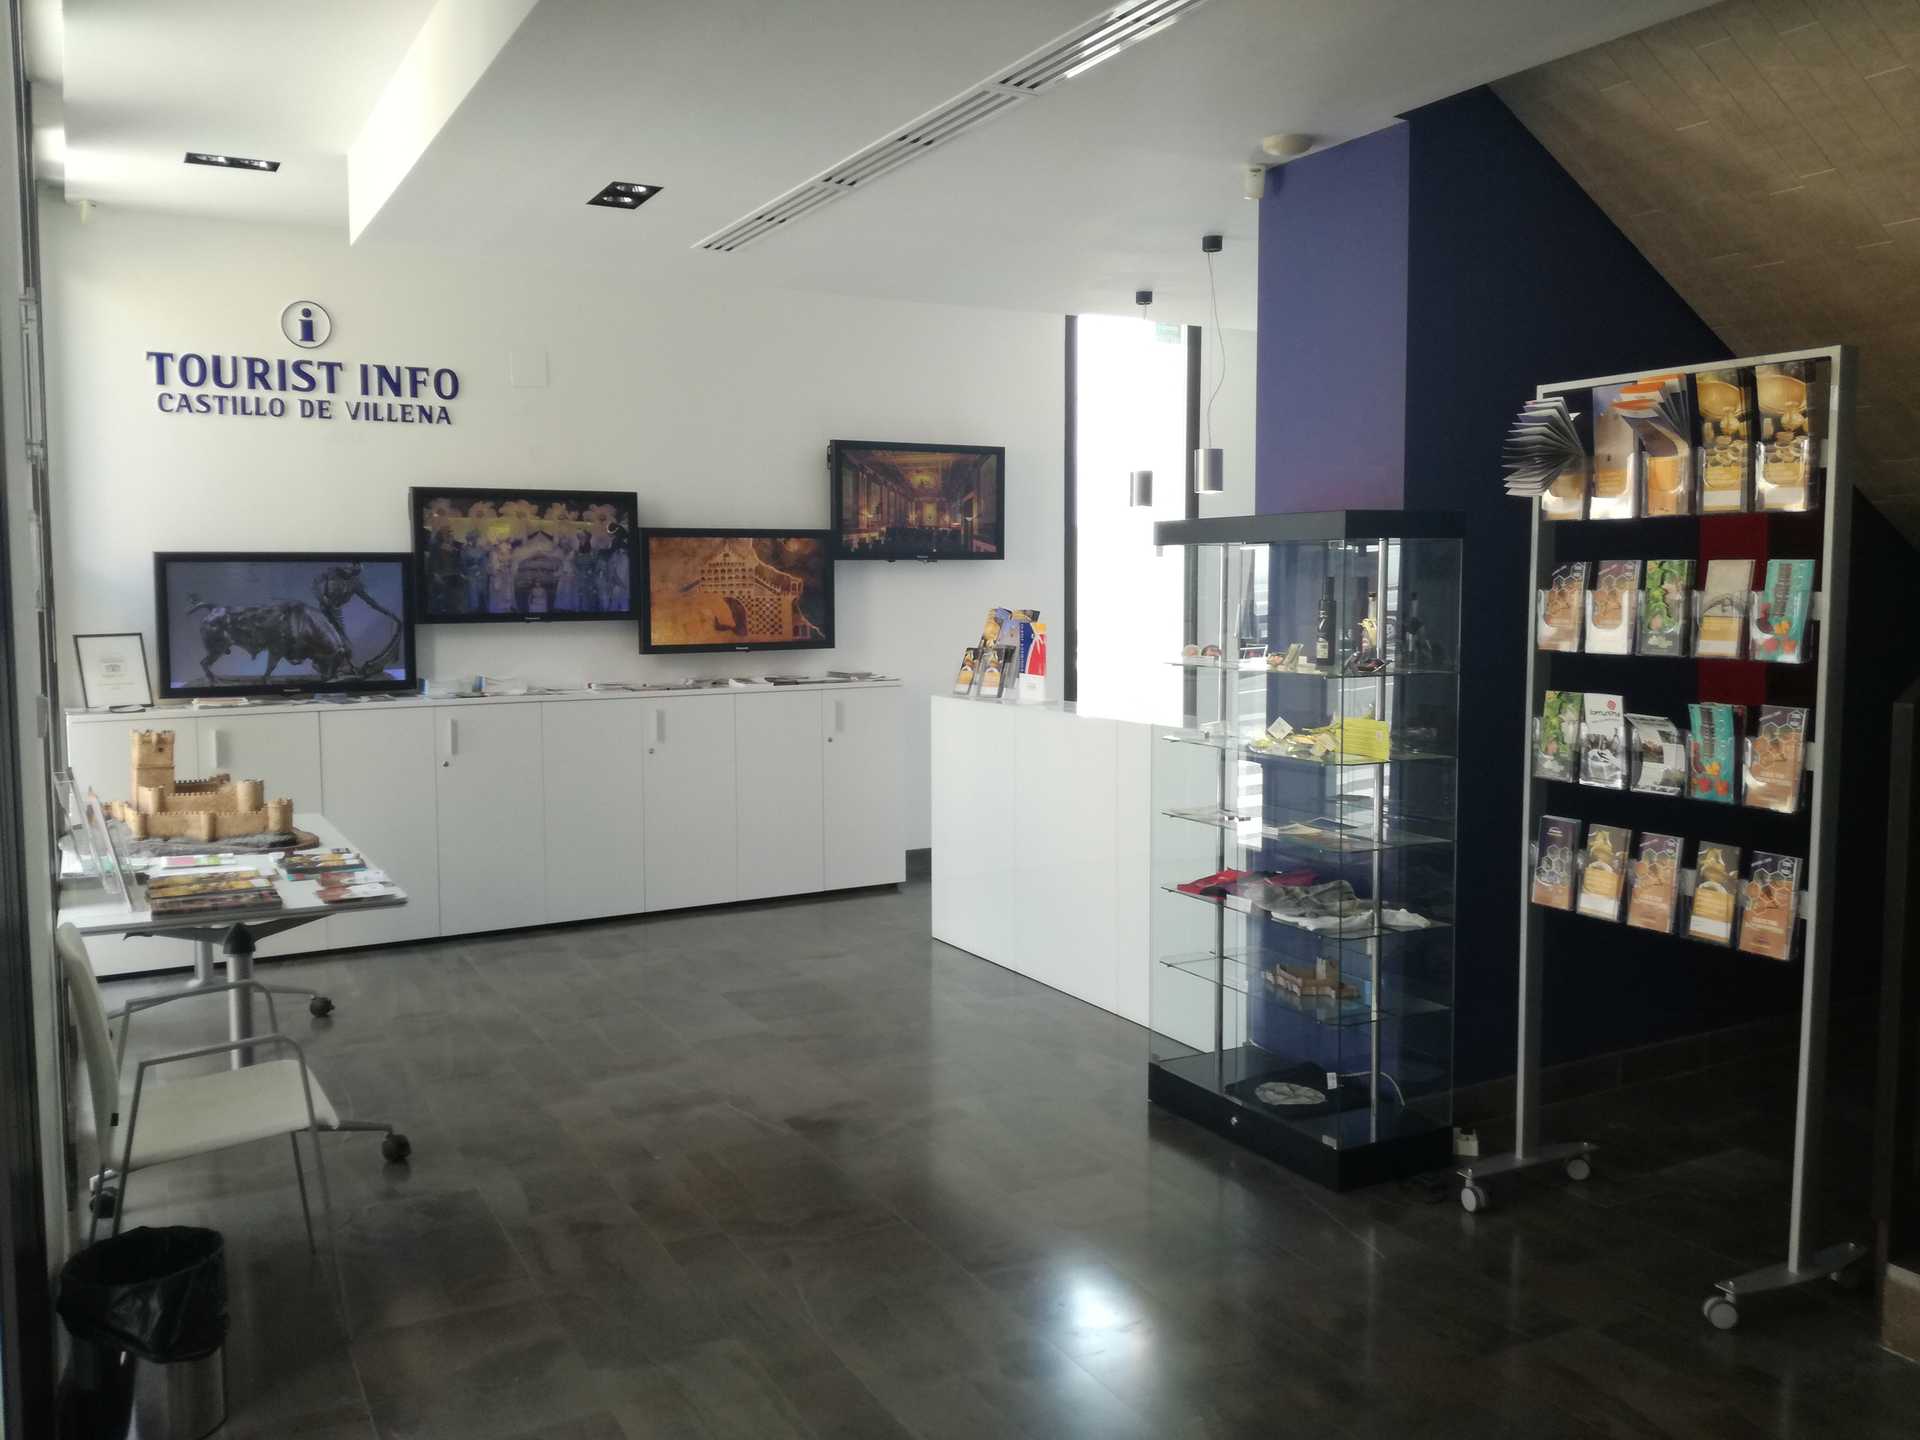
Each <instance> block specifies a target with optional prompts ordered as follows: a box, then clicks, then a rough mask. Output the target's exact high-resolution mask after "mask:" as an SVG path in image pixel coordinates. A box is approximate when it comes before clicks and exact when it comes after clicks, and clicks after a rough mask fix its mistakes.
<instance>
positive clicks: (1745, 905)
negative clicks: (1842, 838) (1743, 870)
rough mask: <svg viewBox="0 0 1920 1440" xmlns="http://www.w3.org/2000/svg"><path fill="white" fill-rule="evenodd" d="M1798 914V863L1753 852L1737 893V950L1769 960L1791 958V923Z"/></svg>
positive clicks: (1761, 851) (1788, 857)
mask: <svg viewBox="0 0 1920 1440" xmlns="http://www.w3.org/2000/svg"><path fill="white" fill-rule="evenodd" d="M1799 913H1800V861H1799V860H1798V859H1797V858H1796V857H1795V856H1792V855H1770V854H1768V853H1767V852H1766V851H1765V850H1756V851H1754V852H1753V861H1752V863H1751V864H1749V865H1748V866H1747V882H1746V884H1745V885H1743V886H1742V887H1741V890H1740V948H1741V949H1742V950H1744V951H1746V952H1747V953H1748V954H1749V955H1765V956H1766V957H1767V958H1768V959H1770V960H1790V959H1792V958H1793V922H1794V919H1795V917H1796V916H1798V914H1799Z"/></svg>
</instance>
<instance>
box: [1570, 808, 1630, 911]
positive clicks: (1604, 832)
mask: <svg viewBox="0 0 1920 1440" xmlns="http://www.w3.org/2000/svg"><path fill="white" fill-rule="evenodd" d="M1632 842H1633V833H1632V832H1631V831H1629V830H1627V829H1625V828H1624V827H1622V826H1619V825H1589V826H1587V850H1586V854H1585V856H1583V857H1582V859H1581V863H1580V901H1579V905H1578V909H1579V911H1580V913H1581V914H1582V915H1587V916H1591V917H1592V918H1593V919H1595V920H1613V921H1616V922H1617V921H1618V920H1619V919H1620V902H1621V900H1622V899H1623V898H1624V897H1625V895H1626V890H1627V884H1626V880H1627V847H1628V846H1629V845H1631V844H1632Z"/></svg>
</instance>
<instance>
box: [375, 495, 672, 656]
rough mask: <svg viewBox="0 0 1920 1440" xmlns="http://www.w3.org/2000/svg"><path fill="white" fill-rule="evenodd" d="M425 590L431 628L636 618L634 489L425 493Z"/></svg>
mask: <svg viewBox="0 0 1920 1440" xmlns="http://www.w3.org/2000/svg"><path fill="white" fill-rule="evenodd" d="M409 510H410V513H411V515H412V517H413V519H412V524H413V555H414V567H415V586H416V589H417V590H418V592H419V595H420V619H421V621H422V623H424V624H429V625H433V624H440V625H446V624H473V623H476V622H483V621H494V622H499V621H509V622H511V621H522V620H631V619H633V618H634V616H635V614H637V613H638V609H637V607H636V605H635V603H634V593H633V568H634V564H633V543H634V510H635V501H634V496H633V494H632V492H631V491H628V492H624V493H622V492H619V491H599V490H449V489H431V490H429V489H418V488H416V489H415V490H414V491H413V492H412V494H411V497H410V499H409Z"/></svg>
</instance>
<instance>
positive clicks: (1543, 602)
mask: <svg viewBox="0 0 1920 1440" xmlns="http://www.w3.org/2000/svg"><path fill="white" fill-rule="evenodd" d="M1586 592H1587V562H1586V561H1584V560H1574V561H1571V562H1570V563H1568V564H1565V565H1556V566H1554V567H1553V574H1552V575H1551V576H1549V577H1548V579H1547V588H1546V589H1544V590H1542V591H1541V592H1540V595H1539V602H1540V614H1539V617H1538V635H1537V643H1538V645H1539V647H1540V649H1542V650H1564V651H1577V650H1578V649H1579V648H1580V622H1581V617H1582V616H1583V615H1584V614H1585V612H1586V603H1585V602H1586Z"/></svg>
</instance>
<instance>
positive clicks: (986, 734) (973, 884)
mask: <svg viewBox="0 0 1920 1440" xmlns="http://www.w3.org/2000/svg"><path fill="white" fill-rule="evenodd" d="M921 703H923V704H924V703H926V702H924V701H923V702H921ZM1000 712H1001V707H1000V706H998V705H990V704H987V703H985V702H982V701H976V700H954V701H951V702H949V701H946V700H944V699H941V698H937V697H936V698H935V699H934V701H933V724H932V736H933V934H934V937H935V938H936V939H939V940H944V941H946V942H947V943H948V944H949V945H957V946H959V947H960V948H961V949H962V950H965V951H968V952H969V953H970V954H974V955H978V956H980V957H981V958H983V959H986V960H991V961H993V962H994V963H995V964H996V965H1006V966H1008V967H1009V968H1012V969H1020V970H1022V971H1023V973H1024V967H1023V966H1020V965H1015V964H1014V962H1013V961H1012V960H1011V959H1010V958H1009V957H1010V956H1011V955H1012V954H1013V953H1014V937H1013V931H1012V915H1013V905H1012V904H1011V902H1010V901H1009V899H1008V892H1009V890H1010V889H1011V888H1012V886H1013V885H1016V884H1019V883H1021V880H1020V878H1019V876H1018V875H1016V874H1015V871H1016V870H1018V869H1020V868H1023V864H1024V861H1025V859H1026V852H1024V851H1022V850H1021V849H1020V848H1019V847H1018V846H1017V845H1015V844H1013V843H1012V841H1011V840H1010V839H1009V832H1010V830H1011V828H1012V819H1013V797H1012V795H1011V794H1010V793H1009V788H1010V786H1011V784H1012V781H1011V780H1010V778H1009V777H1008V774H1007V771H1008V765H1007V757H1008V755H1009V754H1010V753H1011V752H1010V749H1009V744H1010V740H1011V732H1010V730H1009V728H1008V725H1007V723H1006V721H1005V718H1004V717H1003V716H1002V715H1001V713H1000ZM1009 856H1012V857H1016V858H1015V859H1011V860H1010V859H1009ZM1196 908H1197V907H1196ZM1036 978H1038V977H1036Z"/></svg>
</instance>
